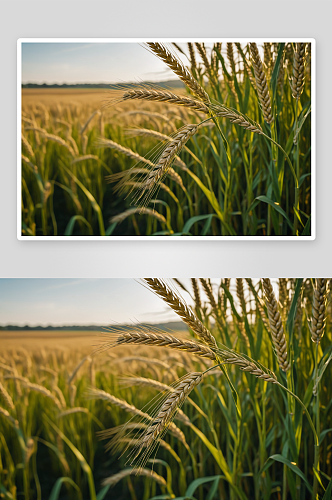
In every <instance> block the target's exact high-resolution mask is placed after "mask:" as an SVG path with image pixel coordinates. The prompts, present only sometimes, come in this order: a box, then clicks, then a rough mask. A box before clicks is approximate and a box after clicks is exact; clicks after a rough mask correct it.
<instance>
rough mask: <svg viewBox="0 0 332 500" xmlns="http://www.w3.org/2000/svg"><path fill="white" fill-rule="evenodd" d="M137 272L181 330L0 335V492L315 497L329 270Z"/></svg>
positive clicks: (331, 321)
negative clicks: (246, 274) (260, 274)
mask: <svg viewBox="0 0 332 500" xmlns="http://www.w3.org/2000/svg"><path fill="white" fill-rule="evenodd" d="M142 284H143V285H144V286H145V287H147V288H148V289H149V290H150V291H151V292H152V293H154V294H156V295H157V296H158V297H159V298H160V300H161V301H164V303H165V304H167V306H168V307H170V308H171V309H172V310H173V311H174V312H175V313H176V314H177V315H178V317H179V318H180V319H181V320H182V321H183V322H184V324H185V325H186V326H187V327H188V331H187V332H183V331H178V332H171V331H165V330H160V329H157V328H156V327H154V326H153V325H141V324H138V325H136V324H131V325H128V326H119V325H111V326H110V327H108V328H106V329H105V330H104V331H103V332H102V333H101V334H98V332H96V333H94V332H92V333H91V332H88V333H87V332H58V333H57V332H47V333H45V332H40V331H39V332H24V333H23V332H6V331H2V332H1V335H0V338H1V352H0V494H1V497H2V498H6V499H15V500H16V499H18V498H24V499H25V500H28V499H31V500H32V499H36V500H41V499H49V500H56V499H58V498H59V499H73V500H74V499H77V498H83V499H90V500H96V499H98V500H102V499H103V498H105V499H117V500H127V499H131V500H152V499H155V500H157V499H177V500H180V499H196V500H205V499H209V500H213V499H222V500H226V499H232V500H238V499H239V500H251V499H257V500H258V499H259V500H261V499H263V500H265V499H266V500H269V499H272V500H289V499H292V500H306V499H312V500H328V499H330V498H331V492H332V479H331V476H332V462H331V453H332V448H331V428H332V419H331V416H332V411H331V405H332V390H331V386H330V382H329V381H330V380H331V363H330V362H331V359H332V342H331V341H332V334H331V325H332V310H331V293H332V292H331V290H332V288H331V279H328V278H316V279H312V278H307V279H302V278H301V279H295V278H294V279H293V278H279V279H277V280H270V279H268V278H263V279H260V280H257V279H256V280H252V279H249V278H247V279H244V278H237V279H228V278H225V279H224V278H223V279H220V280H219V284H216V280H215V279H214V280H213V282H211V281H210V280H209V279H205V278H204V279H203V278H202V279H198V278H192V279H191V280H186V281H183V282H182V281H181V280H178V279H176V280H161V279H153V278H146V279H144V280H142ZM184 297H185V298H184ZM128 314H130V311H129V312H128Z"/></svg>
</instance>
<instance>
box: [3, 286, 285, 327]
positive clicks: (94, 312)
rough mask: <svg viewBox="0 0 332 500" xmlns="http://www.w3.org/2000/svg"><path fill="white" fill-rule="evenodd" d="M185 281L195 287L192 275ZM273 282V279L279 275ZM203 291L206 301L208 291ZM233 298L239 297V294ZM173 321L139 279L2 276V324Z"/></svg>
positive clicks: (169, 311) (189, 301)
mask: <svg viewBox="0 0 332 500" xmlns="http://www.w3.org/2000/svg"><path fill="white" fill-rule="evenodd" d="M180 281H181V282H182V283H183V284H184V285H185V286H186V287H187V288H188V289H189V290H191V282H190V278H184V279H182V278H181V280H180ZM256 281H257V280H256V279H253V282H254V283H255V282H256ZM272 281H273V284H274V282H275V281H276V280H272ZM211 282H212V285H213V286H214V287H215V290H217V287H218V284H219V283H220V278H212V279H211ZM169 283H173V282H172V281H169ZM176 289H177V290H179V291H180V294H181V295H182V297H183V299H184V300H185V301H186V302H187V303H188V304H189V305H192V304H193V302H192V299H191V297H190V295H189V294H187V293H186V292H184V291H182V290H180V289H179V288H178V286H177V285H176ZM231 291H232V292H235V279H233V280H232V281H231ZM275 291H276V288H275ZM201 296H202V298H203V300H207V299H204V293H203V292H201ZM234 297H235V301H236V294H235V293H234ZM168 321H179V317H178V316H177V315H176V314H175V313H174V312H173V311H172V310H171V308H170V307H169V306H167V304H165V302H163V301H162V300H161V299H160V298H159V297H157V296H156V295H154V294H153V293H152V292H151V291H150V290H148V289H146V288H145V287H144V286H143V285H142V284H141V283H140V282H139V280H135V279H129V278H122V279H118V278H104V279H103V278H97V279H92V278H80V279H77V278H0V326H4V325H8V324H11V325H17V326H24V325H30V326H47V325H55V326H62V325H68V326H69V325H100V326H107V325H110V324H114V323H131V322H141V323H164V322H168Z"/></svg>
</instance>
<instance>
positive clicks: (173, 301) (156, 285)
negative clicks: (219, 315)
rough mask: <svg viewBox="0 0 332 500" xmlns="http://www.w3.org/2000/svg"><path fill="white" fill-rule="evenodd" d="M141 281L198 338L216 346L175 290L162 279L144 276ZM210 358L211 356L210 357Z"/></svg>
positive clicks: (206, 330) (214, 340) (213, 339)
mask: <svg viewBox="0 0 332 500" xmlns="http://www.w3.org/2000/svg"><path fill="white" fill-rule="evenodd" d="M143 281H144V283H146V284H147V286H148V287H149V288H150V290H152V291H153V292H154V293H155V294H156V295H158V296H159V297H160V298H162V299H163V300H164V301H165V302H166V303H167V304H168V305H169V306H170V307H171V308H172V309H173V311H175V312H176V314H177V315H178V316H180V318H181V319H182V320H183V321H184V323H186V325H188V326H189V328H191V329H192V330H193V332H194V333H195V334H196V335H197V337H198V338H199V339H200V340H202V341H203V342H204V343H205V344H207V345H208V346H210V347H212V348H216V347H217V343H216V339H215V338H214V336H213V335H212V334H211V332H209V330H208V329H207V328H206V327H205V326H204V325H203V323H202V322H201V321H200V320H199V319H198V318H197V316H196V315H195V314H194V313H193V311H192V310H191V309H190V308H189V306H188V305H187V304H186V303H185V302H184V300H183V299H182V298H181V297H179V295H178V294H177V293H176V292H175V291H173V290H171V289H170V287H169V286H167V284H166V283H165V282H164V281H163V280H161V279H158V278H145V279H144V280H143ZM205 357H209V356H205ZM210 359H213V358H212V357H210Z"/></svg>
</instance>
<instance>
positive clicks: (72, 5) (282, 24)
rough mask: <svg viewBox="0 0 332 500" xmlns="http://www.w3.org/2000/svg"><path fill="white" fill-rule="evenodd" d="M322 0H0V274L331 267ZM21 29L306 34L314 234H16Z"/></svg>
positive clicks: (331, 140)
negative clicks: (98, 237) (138, 237)
mask: <svg viewBox="0 0 332 500" xmlns="http://www.w3.org/2000/svg"><path fill="white" fill-rule="evenodd" d="M331 6H332V2H330V1H319V0H316V1H300V0H299V1H296V0H288V1H271V0H264V1H254V0H251V1H248V0H244V1H243V0H241V1H240V0H236V1H233V2H232V1H231V0H229V1H228V2H224V1H221V0H218V1H215V0H205V1H204V2H202V1H196V0H190V1H187V0H168V1H167V2H166V1H164V0H137V1H135V2H134V1H131V2H130V1H128V0H126V1H123V2H121V3H120V1H119V0H117V1H110V0H108V1H106V2H105V1H100V0H94V1H91V0H90V1H79V0H67V1H61V0H43V1H29V0H25V1H16V0H10V1H1V2H0V11H1V12H0V15H1V19H2V20H3V22H2V29H1V31H0V36H1V44H0V62H1V73H0V85H1V94H0V95H1V120H0V140H1V156H0V158H1V160H0V238H1V247H0V248H1V250H0V252H1V254H0V277H44V276H48V277H60V276H61V277H92V278H97V277H135V276H142V275H148V276H177V277H184V276H223V277H241V276H252V277H260V276H280V277H284V276H329V277H330V276H332V258H331V243H332V230H331V214H332V208H331V201H332V162H331V146H332V134H331V130H332V125H331V102H332V99H331V82H332V78H331V68H332V63H331V59H332V57H331V23H330V20H331ZM23 37H33V38H35V37H72V38H79V37H81V38H86V37H103V38H111V37H126V38H128V37H147V38H148V37H156V38H157V37H174V38H175V37H177V38H178V37H197V38H198V37H202V38H203V37H206V38H209V37H211V38H212V37H239V38H240V37H241V38H244V37H266V38H272V37H276V38H277V37H303V38H304V37H309V38H315V39H316V43H317V46H316V49H317V58H316V60H317V69H316V78H317V176H316V179H317V184H316V189H317V196H316V200H317V226H316V240H315V241H307V242H304V241H205V240H204V241H186V240H185V239H184V240H183V241H173V242H172V241H171V240H168V239H165V240H163V241H127V242H126V241H114V240H112V239H110V240H109V241H68V242H66V241H18V240H17V238H16V216H17V213H16V42H17V39H18V38H23Z"/></svg>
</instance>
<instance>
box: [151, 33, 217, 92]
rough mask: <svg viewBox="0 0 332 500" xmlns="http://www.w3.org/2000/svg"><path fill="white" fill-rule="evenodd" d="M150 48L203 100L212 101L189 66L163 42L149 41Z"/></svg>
mask: <svg viewBox="0 0 332 500" xmlns="http://www.w3.org/2000/svg"><path fill="white" fill-rule="evenodd" d="M147 46H148V47H149V49H150V50H151V51H152V52H153V53H154V54H156V56H158V57H159V59H161V60H162V61H164V63H166V64H167V66H168V67H169V68H170V69H171V70H172V71H173V72H174V73H175V74H176V75H177V76H178V77H179V78H180V80H181V81H182V82H183V83H184V84H185V85H187V87H188V88H189V89H190V90H191V91H192V92H193V94H194V95H195V96H196V97H198V98H199V99H201V100H202V101H203V102H210V98H209V96H208V94H207V93H206V92H205V90H204V89H203V87H202V86H201V85H200V84H199V83H198V82H197V81H196V80H195V78H194V77H193V76H192V74H191V73H190V72H189V71H188V69H187V68H185V67H184V66H183V64H182V63H181V61H179V59H177V58H176V57H175V56H174V55H173V54H172V53H171V52H170V51H169V50H167V48H166V47H165V46H164V45H163V44H162V43H154V42H148V43H147Z"/></svg>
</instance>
